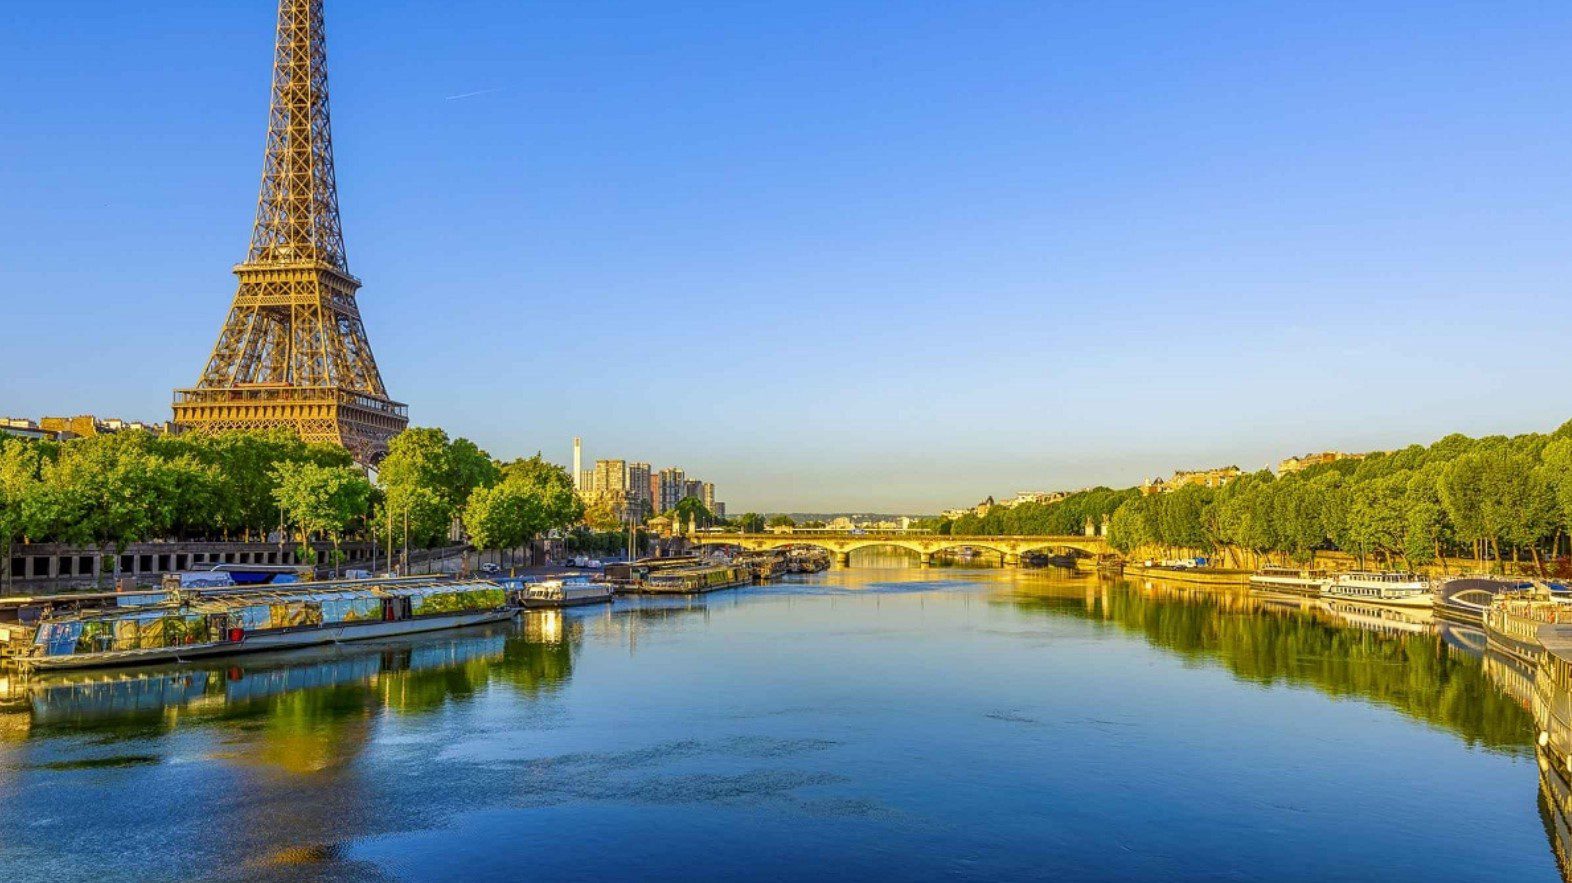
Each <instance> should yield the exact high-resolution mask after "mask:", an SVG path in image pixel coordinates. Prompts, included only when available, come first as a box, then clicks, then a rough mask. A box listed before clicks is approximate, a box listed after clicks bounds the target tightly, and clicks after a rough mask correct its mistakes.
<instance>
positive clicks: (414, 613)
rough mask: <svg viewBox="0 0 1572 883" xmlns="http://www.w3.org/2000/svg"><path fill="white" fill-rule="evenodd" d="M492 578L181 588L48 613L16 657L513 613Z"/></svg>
mask: <svg viewBox="0 0 1572 883" xmlns="http://www.w3.org/2000/svg"><path fill="white" fill-rule="evenodd" d="M513 612H514V610H513V608H512V607H510V606H509V605H508V599H507V593H506V592H505V591H503V589H502V587H501V586H499V585H497V584H496V583H493V582H489V581H485V580H469V581H446V580H434V579H430V578H407V579H388V580H378V581H376V582H374V583H368V582H367V581H363V580H361V581H354V582H330V583H298V584H295V585H293V586H290V587H289V588H287V589H284V588H279V589H269V590H258V589H256V588H247V589H241V590H235V589H217V590H207V591H193V592H171V593H169V596H168V597H167V598H166V599H165V600H161V601H159V602H157V603H152V604H145V605H141V606H136V607H113V608H101V609H88V610H79V611H72V612H67V613H65V614H61V615H55V614H51V615H47V616H45V617H44V618H43V619H42V620H40V622H39V623H38V627H37V630H36V632H35V635H34V637H33V641H32V644H31V645H30V646H28V647H26V648H25V649H24V650H23V652H21V653H19V654H17V655H16V656H14V657H13V658H12V660H11V661H12V662H13V664H15V665H16V666H17V668H19V669H21V670H23V671H51V670H58V669H76V668H96V667H112V666H133V665H144V664H148V663H158V662H171V661H174V662H183V661H185V660H188V659H197V658H202V657H209V656H226V655H231V654H236V653H251V652H258V651H263V650H281V649H288V648H293V647H308V646H312V645H315V644H328V643H336V642H343V641H356V640H363V639H366V638H382V637H389V636H393V635H405V634H413V633H416V632H428V631H438V630H442V629H450V628H460V627H463V626H468V625H477V624H480V623H485V622H496V621H500V620H505V619H508V618H509V617H511V616H512V615H513Z"/></svg>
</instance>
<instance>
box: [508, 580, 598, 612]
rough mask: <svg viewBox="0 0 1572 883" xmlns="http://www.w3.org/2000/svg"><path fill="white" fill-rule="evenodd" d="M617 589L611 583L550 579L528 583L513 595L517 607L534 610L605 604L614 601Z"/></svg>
mask: <svg viewBox="0 0 1572 883" xmlns="http://www.w3.org/2000/svg"><path fill="white" fill-rule="evenodd" d="M615 594H616V589H615V587H614V586H612V585H611V583H597V582H590V581H588V580H563V579H548V580H543V581H541V582H538V583H528V584H526V585H525V586H524V587H523V588H522V589H519V590H517V591H515V592H514V593H513V598H514V603H515V605H516V606H519V607H524V608H528V609H530V610H534V609H537V608H548V607H579V606H582V605H584V604H605V603H607V602H609V601H611V600H612V597H613V596H614V595H615Z"/></svg>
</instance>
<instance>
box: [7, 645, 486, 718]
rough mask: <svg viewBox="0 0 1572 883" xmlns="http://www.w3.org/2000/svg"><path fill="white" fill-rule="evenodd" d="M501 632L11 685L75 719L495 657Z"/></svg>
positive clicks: (40, 708) (44, 713)
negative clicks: (222, 663)
mask: <svg viewBox="0 0 1572 883" xmlns="http://www.w3.org/2000/svg"><path fill="white" fill-rule="evenodd" d="M506 640H507V635H506V633H505V632H504V631H502V630H501V629H497V628H490V629H484V630H482V631H479V632H478V633H475V634H468V635H465V636H463V637H454V638H451V639H448V640H435V639H433V638H432V637H430V636H429V635H418V636H409V637H401V638H391V639H385V640H376V641H365V642H358V643H355V644H350V645H345V646H343V647H338V646H317V647H309V648H304V649H300V650H290V651H277V652H272V653H258V654H255V655H252V656H247V657H245V658H244V660H236V661H235V662H234V663H232V664H229V665H221V664H218V663H216V662H209V663H205V664H198V665H164V666H156V667H152V666H149V667H143V668H138V669H134V670H130V671H125V670H115V671H81V672H51V673H42V674H36V675H33V676H31V677H29V678H26V679H23V680H20V681H19V682H18V683H17V685H16V689H17V690H18V692H20V693H22V694H24V695H25V696H26V698H27V699H28V701H29V703H30V704H31V707H32V711H33V717H34V722H35V723H38V724H50V723H62V722H71V723H81V722H85V721H89V720H95V719H100V718H115V717H126V716H135V715H138V714H149V713H161V712H162V711H163V710H164V709H168V708H177V707H186V708H208V707H215V708H222V707H228V706H234V705H239V704H244V703H248V702H255V701H259V700H263V699H267V698H270V697H274V696H281V695H284V694H287V693H295V692H299V691H302V690H311V689H320V688H332V687H339V686H343V685H346V684H355V683H365V682H368V681H371V680H373V679H374V678H376V677H378V676H382V675H387V674H390V673H393V672H419V671H428V670H435V669H441V668H448V667H451V666H455V665H462V664H464V663H467V662H473V661H475V660H479V659H491V660H496V659H500V658H501V657H502V654H503V650H504V646H505V642H506Z"/></svg>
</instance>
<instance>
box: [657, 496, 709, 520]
mask: <svg viewBox="0 0 1572 883" xmlns="http://www.w3.org/2000/svg"><path fill="white" fill-rule="evenodd" d="M667 514H669V515H671V516H672V517H673V518H675V519H676V520H677V523H678V524H679V525H684V524H697V525H699V526H700V527H709V526H710V524H711V523H712V522H714V520H715V516H714V514H712V513H711V512H710V510H709V509H708V508H707V507H706V506H705V505H704V501H703V500H700V499H699V498H697V497H683V498H682V499H680V500H678V501H677V505H676V507H675V508H673V509H672V510H671V512H669V513H667Z"/></svg>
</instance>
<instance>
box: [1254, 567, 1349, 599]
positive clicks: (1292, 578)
mask: <svg viewBox="0 0 1572 883" xmlns="http://www.w3.org/2000/svg"><path fill="white" fill-rule="evenodd" d="M1329 579H1331V574H1329V573H1327V572H1326V571H1324V570H1312V569H1309V568H1303V567H1280V566H1277V565H1269V566H1267V567H1263V568H1261V569H1260V570H1257V571H1256V572H1255V573H1252V574H1251V575H1250V585H1252V586H1255V587H1256V588H1258V589H1271V590H1274V591H1280V592H1295V593H1298V594H1311V595H1316V594H1320V592H1321V587H1322V586H1324V585H1326V581H1327V580H1329Z"/></svg>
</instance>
